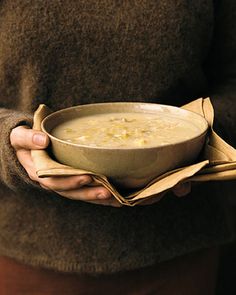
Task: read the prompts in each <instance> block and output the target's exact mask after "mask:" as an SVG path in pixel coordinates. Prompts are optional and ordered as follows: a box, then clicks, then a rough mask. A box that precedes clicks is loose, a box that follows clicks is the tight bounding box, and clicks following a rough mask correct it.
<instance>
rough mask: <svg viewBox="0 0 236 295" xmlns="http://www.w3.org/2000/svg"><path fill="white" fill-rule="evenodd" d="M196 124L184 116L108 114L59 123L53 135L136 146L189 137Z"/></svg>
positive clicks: (113, 145) (75, 140) (73, 140)
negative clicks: (183, 117) (181, 117)
mask: <svg viewBox="0 0 236 295" xmlns="http://www.w3.org/2000/svg"><path fill="white" fill-rule="evenodd" d="M198 132H199V130H198V127H197V126H195V125H193V124H192V123H191V122H189V121H186V120H184V119H180V118H176V117H171V116H166V115H160V114H158V115H157V114H152V113H148V114H144V113H109V114H97V115H92V116H86V117H80V118H75V119H72V120H69V121H66V122H64V123H62V124H59V125H58V126H57V127H55V128H54V129H53V131H52V135H53V136H55V137H57V138H59V139H62V140H65V141H68V142H71V143H75V144H80V145H86V146H94V147H108V148H138V147H152V146H161V145H166V144H173V143H176V142H180V141H184V140H187V139H189V138H192V137H193V136H194V135H195V134H197V133H198Z"/></svg>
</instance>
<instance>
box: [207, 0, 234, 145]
mask: <svg viewBox="0 0 236 295" xmlns="http://www.w3.org/2000/svg"><path fill="white" fill-rule="evenodd" d="M215 3H216V5H215V28H214V35H213V40H212V48H211V51H210V54H209V58H208V62H207V65H206V72H207V75H208V79H209V83H210V90H209V93H207V95H209V96H210V97H211V101H212V103H213V106H214V110H215V120H214V122H215V123H214V125H215V126H214V128H215V130H216V131H217V132H218V133H219V134H220V135H221V136H222V137H223V138H224V139H225V140H226V141H227V142H228V143H229V144H231V145H232V146H234V147H236V1H235V0H218V1H215Z"/></svg>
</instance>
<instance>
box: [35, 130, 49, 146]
mask: <svg viewBox="0 0 236 295" xmlns="http://www.w3.org/2000/svg"><path fill="white" fill-rule="evenodd" d="M33 143H34V144H36V145H41V146H44V145H45V144H46V135H44V134H39V133H35V134H34V135H33Z"/></svg>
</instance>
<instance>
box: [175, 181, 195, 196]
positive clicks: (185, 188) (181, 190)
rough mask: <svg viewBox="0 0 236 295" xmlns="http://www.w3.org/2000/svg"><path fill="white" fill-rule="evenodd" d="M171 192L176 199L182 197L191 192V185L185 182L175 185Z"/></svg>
mask: <svg viewBox="0 0 236 295" xmlns="http://www.w3.org/2000/svg"><path fill="white" fill-rule="evenodd" d="M172 192H173V193H174V194H175V195H176V196H177V197H184V196H186V195H187V194H189V193H190V192H191V183H190V182H185V183H180V184H177V185H176V186H175V187H174V188H173V189H172Z"/></svg>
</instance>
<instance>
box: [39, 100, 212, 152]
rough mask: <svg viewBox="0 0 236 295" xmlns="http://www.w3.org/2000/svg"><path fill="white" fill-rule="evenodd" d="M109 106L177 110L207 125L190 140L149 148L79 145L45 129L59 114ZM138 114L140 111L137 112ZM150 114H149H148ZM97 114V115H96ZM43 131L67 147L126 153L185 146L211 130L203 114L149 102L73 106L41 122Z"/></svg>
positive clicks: (52, 114) (54, 113)
mask: <svg viewBox="0 0 236 295" xmlns="http://www.w3.org/2000/svg"><path fill="white" fill-rule="evenodd" d="M108 105H148V106H159V107H160V108H168V109H176V110H178V111H179V112H182V111H183V112H184V113H188V114H192V115H193V116H195V117H198V118H199V119H200V120H202V122H203V124H205V128H202V132H201V133H199V134H198V135H197V136H193V137H191V138H188V139H186V140H181V141H177V142H176V143H167V144H163V145H159V146H158V145H156V146H155V145H154V146H149V147H123V148H120V147H103V146H91V145H85V144H77V143H72V142H68V141H65V140H63V139H59V138H58V137H55V136H53V135H52V134H50V133H49V132H48V131H47V130H46V128H45V127H44V125H45V124H46V122H47V121H48V120H51V119H52V118H53V117H54V116H57V115H58V114H60V113H62V112H70V111H72V110H73V109H77V108H80V107H81V108H84V107H92V106H101V107H102V106H108ZM136 113H138V111H137V112H136ZM140 113H144V112H140ZM147 113H148V112H147ZM95 114H96V113H95ZM41 129H42V131H43V132H44V133H46V134H47V135H48V136H49V138H50V139H53V140H55V141H58V142H61V143H63V144H66V145H70V146H75V147H77V148H86V149H92V150H103V151H106V150H107V151H111V150H114V151H126V150H152V149H157V148H160V149H161V148H166V147H168V146H173V145H179V144H184V143H186V142H189V141H190V140H193V139H194V140H196V139H198V138H199V137H202V136H205V134H206V133H207V132H208V129H209V124H208V122H207V120H206V119H205V117H203V116H202V115H201V114H198V113H195V112H193V111H190V110H186V109H182V108H180V107H177V106H172V105H167V104H158V103H149V102H102V103H91V104H81V105H76V106H72V107H68V108H64V109H60V110H57V111H55V112H52V113H51V114H49V115H48V116H46V117H45V118H44V119H43V120H42V122H41Z"/></svg>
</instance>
